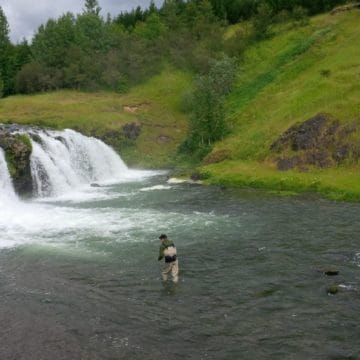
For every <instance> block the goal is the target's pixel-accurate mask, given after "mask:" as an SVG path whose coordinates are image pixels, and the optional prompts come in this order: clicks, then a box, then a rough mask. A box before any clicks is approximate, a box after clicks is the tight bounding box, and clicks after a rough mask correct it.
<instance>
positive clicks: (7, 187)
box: [0, 148, 18, 209]
mask: <svg viewBox="0 0 360 360" xmlns="http://www.w3.org/2000/svg"><path fill="white" fill-rule="evenodd" d="M14 202H15V203H16V202H18V199H17V196H16V194H15V191H14V187H13V185H12V181H11V177H10V174H9V169H8V166H7V163H6V160H5V154H4V151H3V149H1V148H0V209H1V208H3V207H6V206H9V205H11V204H12V203H14Z"/></svg>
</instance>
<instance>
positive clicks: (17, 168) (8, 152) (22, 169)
mask: <svg viewBox="0 0 360 360" xmlns="http://www.w3.org/2000/svg"><path fill="white" fill-rule="evenodd" d="M0 147H1V148H3V150H4V152H5V157H6V161H7V164H8V168H9V172H10V175H11V177H12V180H13V184H14V188H15V191H16V192H17V193H18V194H22V195H26V194H31V192H32V189H33V184H32V177H31V170H30V156H31V152H32V146H31V141H30V139H29V137H28V136H27V135H24V134H12V133H10V132H8V131H6V130H0Z"/></svg>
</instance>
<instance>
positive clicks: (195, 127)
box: [180, 56, 236, 157]
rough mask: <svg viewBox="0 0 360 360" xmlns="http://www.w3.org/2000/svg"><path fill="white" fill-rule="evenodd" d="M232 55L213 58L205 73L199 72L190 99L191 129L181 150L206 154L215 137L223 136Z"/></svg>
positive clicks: (232, 80)
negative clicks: (201, 74)
mask: <svg viewBox="0 0 360 360" xmlns="http://www.w3.org/2000/svg"><path fill="white" fill-rule="evenodd" d="M235 73H236V66H235V61H234V59H230V58H228V57H226V56H225V57H223V58H222V59H220V60H217V61H213V62H212V64H211V68H210V71H209V73H208V74H206V75H203V76H199V77H198V78H197V81H196V83H195V88H194V91H193V93H192V95H191V99H190V111H191V117H190V120H191V123H190V131H189V134H188V137H187V139H186V140H185V143H183V144H182V146H181V147H180V151H186V152H190V153H196V152H198V153H199V154H200V155H201V157H203V156H204V155H206V153H207V152H208V151H209V150H210V148H211V146H212V144H213V143H214V142H215V141H218V140H220V139H222V138H223V137H224V136H225V135H226V133H227V131H228V126H227V123H226V118H225V98H226V96H227V95H228V94H229V93H230V92H231V90H232V87H233V84H234V81H235Z"/></svg>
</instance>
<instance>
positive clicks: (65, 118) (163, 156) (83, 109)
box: [0, 69, 191, 167]
mask: <svg viewBox="0 0 360 360" xmlns="http://www.w3.org/2000/svg"><path fill="white" fill-rule="evenodd" d="M190 82H191V78H190V76H188V75H187V74H184V73H182V72H179V71H172V70H171V69H167V70H166V71H164V72H163V73H162V74H160V75H157V76H155V77H153V78H151V79H150V80H149V81H148V82H146V83H145V84H143V85H140V86H137V87H135V88H133V89H132V90H131V91H130V92H129V93H128V94H125V95H120V94H115V93H110V92H97V93H84V92H76V91H56V92H51V93H44V94H37V95H31V96H13V97H9V98H5V99H1V100H0V123H16V124H30V125H38V126H41V127H49V128H53V129H64V128H73V129H77V130H79V131H81V132H83V133H85V134H91V135H94V136H99V137H102V136H103V135H104V134H106V133H107V132H111V131H117V130H119V129H121V127H122V126H123V125H124V124H127V123H132V122H136V123H137V124H140V125H141V134H140V136H139V137H138V138H137V140H136V142H135V144H134V145H133V146H130V147H124V148H121V149H120V152H121V155H122V157H123V158H125V160H126V161H127V162H128V163H130V164H137V165H138V166H146V167H158V166H166V165H170V164H171V161H172V158H173V155H174V153H175V151H176V146H177V145H178V144H179V142H181V141H182V139H183V138H184V136H185V134H186V130H187V120H186V117H185V116H184V115H183V114H182V113H181V112H180V110H179V107H180V105H179V101H180V99H181V95H182V94H183V92H184V91H185V90H186V88H187V87H188V86H189V85H190ZM117 150H119V149H117Z"/></svg>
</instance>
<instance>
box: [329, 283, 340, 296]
mask: <svg viewBox="0 0 360 360" xmlns="http://www.w3.org/2000/svg"><path fill="white" fill-rule="evenodd" d="M326 292H327V293H328V294H329V295H335V294H337V293H338V292H339V287H338V286H337V285H331V286H329V287H328V288H327V289H326Z"/></svg>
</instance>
